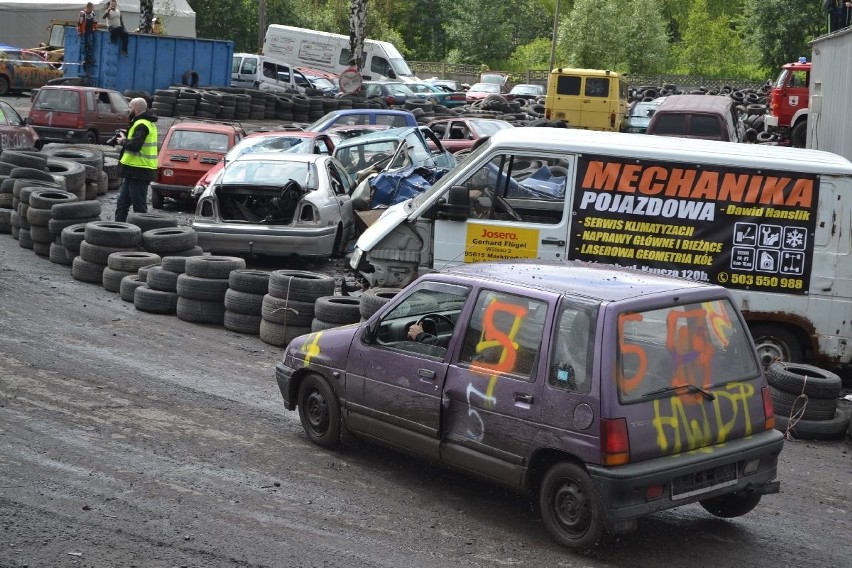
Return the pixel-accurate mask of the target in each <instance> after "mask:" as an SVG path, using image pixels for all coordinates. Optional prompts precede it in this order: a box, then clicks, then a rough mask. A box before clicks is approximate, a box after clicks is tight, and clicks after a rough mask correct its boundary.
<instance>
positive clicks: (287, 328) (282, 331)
mask: <svg viewBox="0 0 852 568" xmlns="http://www.w3.org/2000/svg"><path fill="white" fill-rule="evenodd" d="M310 332H311V328H309V327H300V326H294V325H284V324H280V323H274V322H271V321H266V320H265V319H261V321H260V334H259V335H260V340H261V341H263V342H264V343H268V344H269V345H277V346H279V347H284V346H285V345H287V344H288V343H290V342H291V341H293V340H294V339H295V338H297V337H299V336H300V335H304V334H306V333H310Z"/></svg>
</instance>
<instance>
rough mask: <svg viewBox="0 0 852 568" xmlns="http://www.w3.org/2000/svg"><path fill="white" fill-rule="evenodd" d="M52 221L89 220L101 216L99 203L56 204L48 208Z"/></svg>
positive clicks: (74, 202)
mask: <svg viewBox="0 0 852 568" xmlns="http://www.w3.org/2000/svg"><path fill="white" fill-rule="evenodd" d="M50 211H51V213H52V215H53V218H54V219H90V218H92V217H100V216H101V202H100V201H73V202H66V203H57V204H55V205H53V206H52V207H51V208H50Z"/></svg>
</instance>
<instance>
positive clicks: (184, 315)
mask: <svg viewBox="0 0 852 568" xmlns="http://www.w3.org/2000/svg"><path fill="white" fill-rule="evenodd" d="M177 317H178V319H181V320H183V321H188V322H192V323H209V324H218V325H222V322H223V321H224V320H225V304H224V303H222V301H221V300H220V301H216V300H195V299H193V298H186V297H183V296H181V295H180V294H178V300H177Z"/></svg>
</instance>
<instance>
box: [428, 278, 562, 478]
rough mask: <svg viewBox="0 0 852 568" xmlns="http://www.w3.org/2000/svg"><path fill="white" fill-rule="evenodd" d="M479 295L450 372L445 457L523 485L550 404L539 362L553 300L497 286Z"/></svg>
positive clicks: (443, 431) (445, 400) (446, 390)
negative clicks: (546, 401)
mask: <svg viewBox="0 0 852 568" xmlns="http://www.w3.org/2000/svg"><path fill="white" fill-rule="evenodd" d="M475 300H476V303H475V305H474V306H473V310H472V311H471V313H470V318H469V319H468V321H467V322H466V326H465V330H464V336H463V338H464V339H463V342H462V345H461V348H460V351H459V354H458V357H457V358H456V359H455V360H454V361H453V362H451V364H450V366H449V368H448V370H447V379H446V384H445V386H444V395H443V407H444V420H443V423H442V429H441V439H442V441H443V444H442V447H441V461H443V462H446V463H449V464H451V465H454V466H456V467H460V468H463V469H466V470H469V471H474V472H476V473H479V474H481V475H484V476H487V477H490V478H492V479H494V480H495V481H498V482H501V483H507V484H509V485H518V484H519V483H520V479H521V474H522V472H523V470H524V466H525V465H526V463H527V459H528V454H529V451H530V450H529V449H530V448H531V447H532V442H533V440H534V439H535V437H536V434H537V430H538V427H539V421H540V418H541V408H542V405H543V404H544V400H543V396H542V391H543V387H542V385H543V383H544V381H543V380H542V379H541V378H540V375H542V376H543V374H541V373H540V372H539V367H542V366H543V365H544V363H545V361H544V360H543V359H544V357H543V355H544V354H545V353H546V351H545V350H543V349H542V345H543V341H544V337H545V330H546V329H549V324H548V322H549V321H550V315H549V312H550V311H552V308H551V307H550V304H551V303H553V302H555V300H551V301H550V302H548V298H547V297H546V296H542V295H541V294H539V293H537V292H532V291H520V292H519V291H515V290H511V291H509V290H501V289H500V287H499V286H494V287H491V286H488V287H486V288H483V289H481V290H480V291H479V292H478V295H477V298H476V299H475Z"/></svg>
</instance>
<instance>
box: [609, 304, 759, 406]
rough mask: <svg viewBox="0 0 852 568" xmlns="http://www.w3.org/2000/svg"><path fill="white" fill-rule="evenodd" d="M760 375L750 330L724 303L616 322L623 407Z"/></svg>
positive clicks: (633, 316) (665, 310)
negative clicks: (750, 338)
mask: <svg viewBox="0 0 852 568" xmlns="http://www.w3.org/2000/svg"><path fill="white" fill-rule="evenodd" d="M758 372H759V371H758V365H757V361H756V360H755V357H754V353H753V350H752V349H751V344H750V343H749V340H748V331H747V330H746V329H744V328H743V326H742V324H741V323H740V320H739V319H738V318H737V316H736V311H735V309H734V307H733V306H732V305H731V304H730V302H729V301H728V300H715V301H709V302H702V303H695V304H686V305H679V306H673V307H667V308H661V309H655V310H648V311H642V312H626V313H622V314H620V315H619V317H618V345H617V375H616V381H617V385H618V394H619V399H620V400H621V402H623V403H630V402H637V401H640V400H643V399H647V398H649V397H653V396H656V395H657V394H659V395H661V396H662V395H664V394H666V393H667V392H668V393H669V394H671V393H672V392H676V393H678V394H684V393H687V392H688V387H686V385H692V386H694V387H699V388H702V389H705V390H706V389H711V388H714V387H718V386H721V385H725V384H728V383H731V382H733V381H740V380H747V379H750V378H753V377H754V376H756V375H757V374H758ZM672 389H675V390H672Z"/></svg>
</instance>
